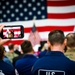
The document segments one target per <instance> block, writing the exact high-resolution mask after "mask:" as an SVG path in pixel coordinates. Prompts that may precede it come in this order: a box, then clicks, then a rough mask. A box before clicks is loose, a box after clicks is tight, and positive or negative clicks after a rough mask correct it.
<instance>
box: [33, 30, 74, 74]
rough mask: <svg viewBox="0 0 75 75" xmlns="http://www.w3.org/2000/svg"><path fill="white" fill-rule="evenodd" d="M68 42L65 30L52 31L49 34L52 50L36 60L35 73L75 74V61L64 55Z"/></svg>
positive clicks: (49, 43)
mask: <svg viewBox="0 0 75 75" xmlns="http://www.w3.org/2000/svg"><path fill="white" fill-rule="evenodd" d="M66 42H67V41H66V39H65V36H64V33H63V31H61V30H53V31H51V32H50V33H49V35H48V45H49V47H50V49H51V51H50V52H47V54H46V55H45V56H44V57H42V58H40V59H39V60H38V61H36V63H35V64H34V65H33V68H32V73H33V75H75V62H74V61H72V60H70V59H69V58H67V57H66V56H65V55H64V48H65V46H66Z"/></svg>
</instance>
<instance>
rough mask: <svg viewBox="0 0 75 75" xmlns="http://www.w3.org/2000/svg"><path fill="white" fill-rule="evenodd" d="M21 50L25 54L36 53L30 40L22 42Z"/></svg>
mask: <svg viewBox="0 0 75 75" xmlns="http://www.w3.org/2000/svg"><path fill="white" fill-rule="evenodd" d="M21 49H22V51H23V53H24V54H26V53H29V52H32V51H34V50H33V47H32V44H31V42H30V41H28V40H25V41H23V42H22V44H21Z"/></svg>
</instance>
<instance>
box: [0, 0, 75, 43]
mask: <svg viewBox="0 0 75 75" xmlns="http://www.w3.org/2000/svg"><path fill="white" fill-rule="evenodd" d="M33 18H35V25H36V27H37V30H38V32H39V34H40V37H41V38H42V39H47V38H48V33H49V32H50V31H51V30H54V29H61V30H63V31H64V32H65V35H66V34H67V33H69V32H74V27H75V0H0V24H4V25H23V26H24V38H23V39H15V40H12V41H11V42H13V43H14V44H16V43H17V44H20V43H21V42H22V41H23V40H24V39H28V37H29V35H30V31H31V28H32V27H33V24H34V21H33Z"/></svg>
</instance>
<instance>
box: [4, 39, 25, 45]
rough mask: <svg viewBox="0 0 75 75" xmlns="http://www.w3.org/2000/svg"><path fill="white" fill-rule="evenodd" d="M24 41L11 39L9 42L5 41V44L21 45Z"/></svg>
mask: <svg viewBox="0 0 75 75" xmlns="http://www.w3.org/2000/svg"><path fill="white" fill-rule="evenodd" d="M23 41H24V40H12V41H9V42H7V43H5V44H4V45H8V44H9V43H13V44H18V45H20V44H21V43H22V42H23Z"/></svg>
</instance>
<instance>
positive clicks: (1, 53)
mask: <svg viewBox="0 0 75 75" xmlns="http://www.w3.org/2000/svg"><path fill="white" fill-rule="evenodd" d="M3 56H4V47H3V46H2V45H0V60H2V59H3Z"/></svg>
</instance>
